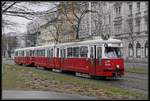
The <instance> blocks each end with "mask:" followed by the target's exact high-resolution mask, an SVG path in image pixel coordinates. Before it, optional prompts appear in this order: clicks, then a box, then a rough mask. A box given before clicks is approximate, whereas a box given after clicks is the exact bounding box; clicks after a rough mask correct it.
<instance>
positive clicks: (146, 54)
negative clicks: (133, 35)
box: [145, 41, 148, 58]
mask: <svg viewBox="0 0 150 101" xmlns="http://www.w3.org/2000/svg"><path fill="white" fill-rule="evenodd" d="M145 57H146V58H147V57H148V42H147V41H146V43H145Z"/></svg>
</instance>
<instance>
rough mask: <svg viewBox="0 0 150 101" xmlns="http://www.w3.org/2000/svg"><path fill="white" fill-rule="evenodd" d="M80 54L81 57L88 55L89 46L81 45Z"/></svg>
mask: <svg viewBox="0 0 150 101" xmlns="http://www.w3.org/2000/svg"><path fill="white" fill-rule="evenodd" d="M80 56H81V57H87V56H88V47H87V46H81V47H80Z"/></svg>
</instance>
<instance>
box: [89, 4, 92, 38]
mask: <svg viewBox="0 0 150 101" xmlns="http://www.w3.org/2000/svg"><path fill="white" fill-rule="evenodd" d="M89 11H90V12H89V35H90V36H91V34H92V33H91V2H89Z"/></svg>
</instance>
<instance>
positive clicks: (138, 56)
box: [136, 42, 141, 58]
mask: <svg viewBox="0 0 150 101" xmlns="http://www.w3.org/2000/svg"><path fill="white" fill-rule="evenodd" d="M136 57H137V58H140V57H141V44H140V43H139V42H137V43H136Z"/></svg>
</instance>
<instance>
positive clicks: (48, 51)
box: [47, 49, 50, 57]
mask: <svg viewBox="0 0 150 101" xmlns="http://www.w3.org/2000/svg"><path fill="white" fill-rule="evenodd" d="M47 57H50V50H49V49H48V50H47Z"/></svg>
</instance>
